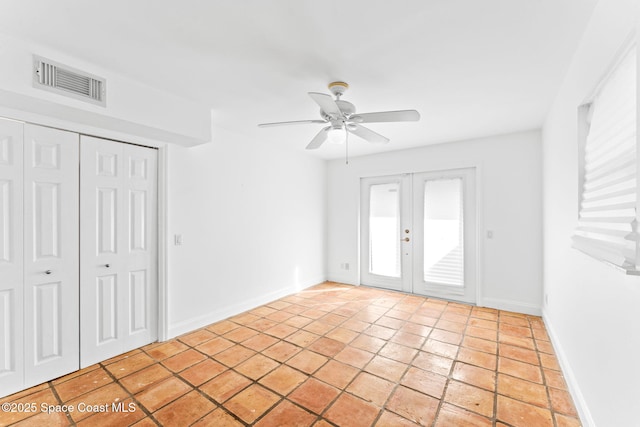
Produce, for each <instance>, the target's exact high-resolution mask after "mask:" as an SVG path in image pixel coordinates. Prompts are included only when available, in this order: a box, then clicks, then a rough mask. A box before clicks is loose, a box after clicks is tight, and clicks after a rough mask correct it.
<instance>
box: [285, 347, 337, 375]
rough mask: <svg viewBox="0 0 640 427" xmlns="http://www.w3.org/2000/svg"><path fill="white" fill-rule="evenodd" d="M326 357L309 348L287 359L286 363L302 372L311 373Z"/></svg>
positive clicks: (325, 360)
mask: <svg viewBox="0 0 640 427" xmlns="http://www.w3.org/2000/svg"><path fill="white" fill-rule="evenodd" d="M327 360H329V359H327V358H326V357H324V356H322V355H320V354H318V353H314V352H312V351H309V350H303V351H301V352H300V353H298V354H296V355H295V356H293V357H292V358H291V359H289V360H287V362H286V363H287V365H289V366H292V367H294V368H296V369H298V370H300V371H302V372H304V373H307V374H312V373H314V372H315V371H317V370H318V369H319V368H320V367H321V366H322V365H324V364H325V363H326V362H327Z"/></svg>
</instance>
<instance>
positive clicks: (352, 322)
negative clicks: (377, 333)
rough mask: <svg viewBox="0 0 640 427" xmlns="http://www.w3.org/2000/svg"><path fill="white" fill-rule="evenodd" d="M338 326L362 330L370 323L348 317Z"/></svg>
mask: <svg viewBox="0 0 640 427" xmlns="http://www.w3.org/2000/svg"><path fill="white" fill-rule="evenodd" d="M340 326H342V327H343V328H346V329H349V330H352V331H354V332H362V331H364V330H365V329H367V328H368V327H369V326H371V324H369V323H367V322H363V321H362V320H357V319H349V320H347V321H346V322H344V323H343V324H342V325H340Z"/></svg>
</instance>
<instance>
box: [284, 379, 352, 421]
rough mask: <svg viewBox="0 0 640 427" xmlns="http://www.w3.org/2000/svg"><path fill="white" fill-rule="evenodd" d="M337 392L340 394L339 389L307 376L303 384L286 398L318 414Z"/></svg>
mask: <svg viewBox="0 0 640 427" xmlns="http://www.w3.org/2000/svg"><path fill="white" fill-rule="evenodd" d="M338 394H340V391H339V390H338V389H336V388H335V387H331V386H330V385H328V384H325V383H323V382H322V381H318V380H316V379H315V378H309V379H308V380H307V381H305V382H304V384H302V385H301V386H300V387H298V388H297V389H296V390H295V391H294V392H293V393H291V394H290V395H289V396H288V398H289V399H290V400H291V401H293V402H295V403H297V404H298V405H300V406H302V407H303V408H306V409H308V410H310V411H312V412H315V413H316V414H320V413H322V411H324V409H325V408H326V407H327V406H329V404H330V403H331V402H333V400H334V399H335V398H336V397H337V396H338Z"/></svg>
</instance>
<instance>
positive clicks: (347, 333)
mask: <svg viewBox="0 0 640 427" xmlns="http://www.w3.org/2000/svg"><path fill="white" fill-rule="evenodd" d="M358 335H359V334H358V333H357V332H356V331H352V330H351V329H347V328H343V327H341V326H339V327H337V328H335V329H333V330H332V331H329V332H327V334H326V335H325V337H327V338H331V339H333V340H336V341H340V342H341V343H343V344H349V343H350V342H351V341H353V340H354V339H355V338H356V337H357V336H358Z"/></svg>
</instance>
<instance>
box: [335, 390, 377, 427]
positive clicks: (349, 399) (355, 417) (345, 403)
mask: <svg viewBox="0 0 640 427" xmlns="http://www.w3.org/2000/svg"><path fill="white" fill-rule="evenodd" d="M377 416H378V408H377V407H376V406H374V405H373V404H371V403H369V402H365V401H364V400H362V399H360V398H358V397H355V396H352V395H350V394H347V393H343V394H341V395H340V397H338V399H337V400H336V401H335V402H334V404H333V405H331V407H330V408H329V409H328V410H327V412H325V414H324V417H325V418H326V419H328V420H329V421H331V422H333V423H336V424H338V425H340V426H343V427H360V426H363V427H364V426H367V427H368V426H370V425H371V424H372V423H373V421H374V420H375V419H376V417H377Z"/></svg>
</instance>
